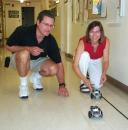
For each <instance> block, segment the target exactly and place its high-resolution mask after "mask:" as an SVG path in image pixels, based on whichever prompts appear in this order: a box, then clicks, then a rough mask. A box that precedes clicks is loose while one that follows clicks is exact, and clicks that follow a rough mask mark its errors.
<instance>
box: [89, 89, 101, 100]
mask: <svg viewBox="0 0 128 130" xmlns="http://www.w3.org/2000/svg"><path fill="white" fill-rule="evenodd" d="M90 97H91V99H101V98H102V93H101V92H100V90H99V89H93V90H92V92H91V93H90Z"/></svg>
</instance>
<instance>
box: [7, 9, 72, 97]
mask: <svg viewBox="0 0 128 130" xmlns="http://www.w3.org/2000/svg"><path fill="white" fill-rule="evenodd" d="M54 21H55V18H54V15H53V14H52V12H51V11H49V10H43V11H42V12H40V13H39V15H38V17H37V22H36V25H32V26H29V27H23V26H20V27H17V28H16V30H15V31H14V32H13V33H12V34H11V36H10V37H9V39H8V40H7V45H6V48H7V49H8V50H9V51H11V52H12V53H13V54H12V57H11V60H10V66H13V67H15V68H16V69H17V72H18V74H19V78H20V85H19V97H20V98H28V95H29V92H28V73H29V70H31V71H32V75H31V76H30V82H32V84H33V88H34V89H36V90H42V89H43V86H42V84H41V81H40V80H41V77H42V76H52V75H56V77H57V80H58V82H59V89H58V94H59V95H62V96H68V95H69V94H68V90H67V89H66V85H65V81H64V67H63V63H62V61H61V56H60V52H59V48H58V46H57V43H56V40H55V38H54V37H53V36H52V35H51V34H50V33H51V31H52V29H53V28H54Z"/></svg>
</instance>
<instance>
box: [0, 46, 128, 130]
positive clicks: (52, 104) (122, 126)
mask: <svg viewBox="0 0 128 130" xmlns="http://www.w3.org/2000/svg"><path fill="white" fill-rule="evenodd" d="M9 54H10V53H8V52H7V51H5V50H4V49H0V130H128V119H126V118H125V117H124V116H123V115H122V114H120V113H119V112H118V111H117V110H116V109H115V108H113V107H112V106H111V105H110V104H109V103H108V102H106V101H105V100H104V99H101V100H100V101H93V100H91V99H90V96H89V94H82V93H80V92H79V87H78V86H79V79H78V78H77V77H76V75H75V74H74V72H73V71H72V64H71V62H70V61H69V60H68V59H67V58H65V56H63V61H64V65H65V76H66V84H67V86H68V90H69V92H70V96H69V97H66V98H65V97H61V96H58V95H57V89H58V83H57V81H56V77H47V78H46V77H44V78H42V82H43V83H44V87H45V88H44V90H43V91H42V92H37V91H34V90H33V89H32V87H31V84H30V87H29V91H30V95H29V99H27V100H21V99H19V98H18V82H19V81H18V75H17V73H16V71H15V70H12V69H10V68H4V67H3V60H4V57H5V56H6V55H9ZM102 94H103V96H104V97H105V99H107V100H108V101H109V102H110V103H111V104H112V105H114V106H115V107H116V108H117V109H118V110H119V111H121V112H122V113H123V114H124V115H125V116H126V117H128V94H126V93H124V92H122V91H120V90H119V89H117V88H115V87H114V86H112V85H111V84H109V83H106V84H105V85H104V87H103V88H102ZM91 105H98V106H99V107H100V108H101V109H102V111H103V118H102V119H99V120H98V119H89V118H88V111H89V108H90V106H91Z"/></svg>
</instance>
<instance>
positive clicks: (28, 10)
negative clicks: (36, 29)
mask: <svg viewBox="0 0 128 130" xmlns="http://www.w3.org/2000/svg"><path fill="white" fill-rule="evenodd" d="M33 24H34V7H22V25H23V26H29V25H33Z"/></svg>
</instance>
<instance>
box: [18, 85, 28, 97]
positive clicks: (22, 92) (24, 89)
mask: <svg viewBox="0 0 128 130" xmlns="http://www.w3.org/2000/svg"><path fill="white" fill-rule="evenodd" d="M19 97H20V98H28V86H27V85H20V86H19Z"/></svg>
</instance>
